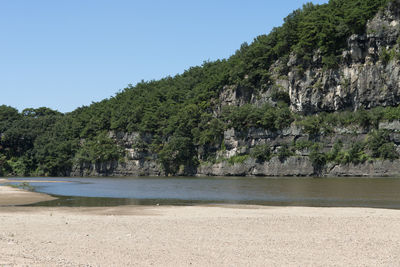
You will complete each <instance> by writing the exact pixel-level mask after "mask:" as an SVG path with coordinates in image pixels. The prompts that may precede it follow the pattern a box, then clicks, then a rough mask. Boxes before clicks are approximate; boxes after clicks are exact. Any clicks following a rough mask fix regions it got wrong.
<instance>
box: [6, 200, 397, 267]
mask: <svg viewBox="0 0 400 267" xmlns="http://www.w3.org/2000/svg"><path fill="white" fill-rule="evenodd" d="M0 224H1V231H0V251H1V252H2V253H1V255H0V265H1V266H4V265H5V266H9V265H11V266H32V265H33V266H136V265H138V266H149V265H154V266H188V265H193V266H250V265H251V266H337V265H343V266H399V265H400V253H399V252H400V231H399V230H400V211H397V210H382V209H371V208H309V207H260V206H224V207H221V206H186V207H176V206H146V207H143V206H119V207H98V208H68V207H0Z"/></svg>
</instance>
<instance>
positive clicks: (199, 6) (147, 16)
mask: <svg viewBox="0 0 400 267" xmlns="http://www.w3.org/2000/svg"><path fill="white" fill-rule="evenodd" d="M306 2H310V1H303V0H280V1H272V0H270V1H267V0H248V1H245V0H241V1H239V0H197V1H194V0H193V1H191V0H169V1H167V0H142V1H136V0H65V1H61V0H60V1H58V0H34V1H33V0H0V105H1V104H6V105H10V106H13V107H16V108H18V109H19V110H22V109H24V108H27V107H41V106H46V107H50V108H53V109H57V110H59V111H62V112H68V111H72V110H74V109H75V108H77V107H79V106H82V105H89V104H90V103H91V102H92V101H99V100H102V99H104V98H108V97H110V96H113V95H114V94H115V93H117V92H118V91H119V90H120V89H122V88H124V87H126V86H127V85H128V84H129V83H132V84H136V83H137V82H139V81H141V80H142V79H143V80H152V79H159V78H162V77H165V76H168V75H171V76H173V75H175V74H177V73H182V72H183V71H184V70H185V69H187V68H189V67H190V66H196V65H201V64H202V62H203V61H205V60H215V59H221V58H227V57H229V56H230V55H232V54H233V53H234V52H235V51H236V49H238V48H239V47H240V45H241V44H242V43H243V42H245V41H246V42H248V43H251V41H252V40H253V38H254V37H256V36H257V35H260V34H264V33H269V32H270V31H271V29H272V28H273V27H275V26H280V25H281V24H282V22H283V18H284V17H285V16H286V15H288V14H289V13H290V12H291V11H293V10H294V9H297V8H299V7H301V6H302V5H303V4H304V3H306ZM312 2H313V3H316V4H321V3H325V2H327V0H325V1H324V0H314V1H312Z"/></svg>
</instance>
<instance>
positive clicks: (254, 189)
mask: <svg viewBox="0 0 400 267" xmlns="http://www.w3.org/2000/svg"><path fill="white" fill-rule="evenodd" d="M13 180H20V181H21V182H23V181H24V180H40V181H41V182H38V183H31V185H32V186H34V188H35V190H36V191H38V192H43V193H47V194H51V195H55V196H58V197H60V198H59V199H58V200H54V201H49V202H42V203H38V204H35V205H40V206H58V205H60V206H115V205H125V204H136V205H154V204H160V205H193V204H224V203H229V204H257V205H284V206H318V207H381V208H396V209H398V208H400V178H248V177H218V178H210V177H162V178H152V177H135V178H115V177H113V178H16V179H13ZM49 181H64V182H65V183H64V182H61V183H49Z"/></svg>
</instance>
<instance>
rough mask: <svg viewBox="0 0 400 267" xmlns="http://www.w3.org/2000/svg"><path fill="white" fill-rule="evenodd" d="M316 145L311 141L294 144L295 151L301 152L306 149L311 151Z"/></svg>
mask: <svg viewBox="0 0 400 267" xmlns="http://www.w3.org/2000/svg"><path fill="white" fill-rule="evenodd" d="M313 144H314V142H312V141H309V140H297V141H296V142H295V143H294V149H295V150H297V151H301V150H304V149H309V148H311V147H312V145H313Z"/></svg>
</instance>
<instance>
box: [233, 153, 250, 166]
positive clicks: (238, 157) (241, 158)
mask: <svg viewBox="0 0 400 267" xmlns="http://www.w3.org/2000/svg"><path fill="white" fill-rule="evenodd" d="M249 158H250V156H249V155H235V156H232V157H230V158H229V159H228V163H229V164H231V165H234V164H235V163H243V162H245V161H246V160H247V159H249Z"/></svg>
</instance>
